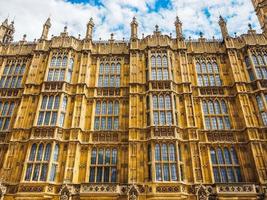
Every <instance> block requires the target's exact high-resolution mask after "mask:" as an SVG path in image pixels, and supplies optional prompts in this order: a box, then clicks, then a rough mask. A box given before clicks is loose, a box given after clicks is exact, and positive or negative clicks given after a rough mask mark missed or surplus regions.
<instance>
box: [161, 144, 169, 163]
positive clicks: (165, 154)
mask: <svg viewBox="0 0 267 200" xmlns="http://www.w3.org/2000/svg"><path fill="white" fill-rule="evenodd" d="M161 153H162V160H163V161H167V160H168V151H167V145H166V144H163V145H162V152H161Z"/></svg>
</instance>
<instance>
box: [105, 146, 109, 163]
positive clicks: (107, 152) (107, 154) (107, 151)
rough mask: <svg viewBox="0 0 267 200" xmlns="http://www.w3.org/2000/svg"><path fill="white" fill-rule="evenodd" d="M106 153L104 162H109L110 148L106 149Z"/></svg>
mask: <svg viewBox="0 0 267 200" xmlns="http://www.w3.org/2000/svg"><path fill="white" fill-rule="evenodd" d="M105 153H106V155H105V164H109V163H110V150H109V149H106V152H105Z"/></svg>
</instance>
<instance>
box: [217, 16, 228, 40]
mask: <svg viewBox="0 0 267 200" xmlns="http://www.w3.org/2000/svg"><path fill="white" fill-rule="evenodd" d="M219 25H220V28H221V33H222V36H223V38H224V39H225V38H227V37H229V33H228V29H227V24H226V21H225V20H224V18H223V17H222V16H221V15H220V19H219Z"/></svg>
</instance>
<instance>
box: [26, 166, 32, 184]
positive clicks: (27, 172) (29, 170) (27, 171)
mask: <svg viewBox="0 0 267 200" xmlns="http://www.w3.org/2000/svg"><path fill="white" fill-rule="evenodd" d="M31 175H32V164H28V165H27V169H26V175H25V181H30V179H31Z"/></svg>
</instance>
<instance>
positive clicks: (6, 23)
mask: <svg viewBox="0 0 267 200" xmlns="http://www.w3.org/2000/svg"><path fill="white" fill-rule="evenodd" d="M2 25H3V26H8V18H6V19H5V21H3V23H2Z"/></svg>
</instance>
